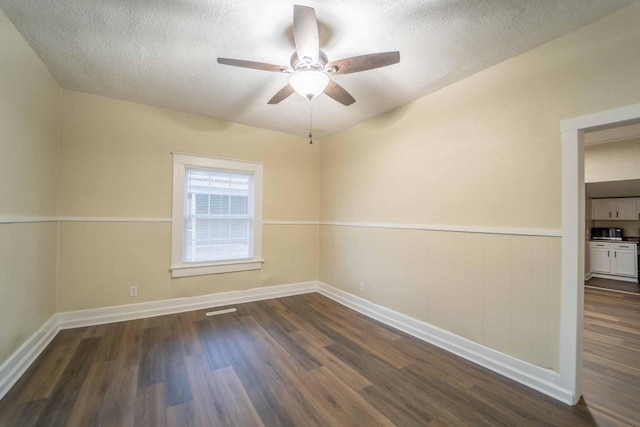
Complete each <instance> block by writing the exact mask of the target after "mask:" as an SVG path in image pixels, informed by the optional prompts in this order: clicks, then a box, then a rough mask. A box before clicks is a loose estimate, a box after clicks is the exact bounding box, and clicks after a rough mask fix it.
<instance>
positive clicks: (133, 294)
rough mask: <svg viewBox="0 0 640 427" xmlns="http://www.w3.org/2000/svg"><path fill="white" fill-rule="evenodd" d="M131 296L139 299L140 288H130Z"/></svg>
mask: <svg viewBox="0 0 640 427" xmlns="http://www.w3.org/2000/svg"><path fill="white" fill-rule="evenodd" d="M129 296H130V297H137V296H138V287H137V286H129Z"/></svg>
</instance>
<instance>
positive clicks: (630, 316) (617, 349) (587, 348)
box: [582, 279, 640, 426]
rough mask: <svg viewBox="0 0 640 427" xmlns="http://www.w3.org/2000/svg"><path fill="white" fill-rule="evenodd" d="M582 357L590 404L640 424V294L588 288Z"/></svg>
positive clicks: (585, 389) (585, 395)
mask: <svg viewBox="0 0 640 427" xmlns="http://www.w3.org/2000/svg"><path fill="white" fill-rule="evenodd" d="M592 280H593V279H592ZM582 357H583V382H584V383H583V388H584V389H583V395H584V399H585V400H586V402H587V404H588V405H589V407H592V408H597V409H599V410H601V411H603V412H606V413H609V414H612V415H615V416H616V417H617V418H619V419H622V420H625V421H627V422H628V423H629V424H632V425H636V426H637V425H640V295H627V294H620V293H614V292H610V291H602V290H594V289H586V292H585V301H584V351H583V353H582Z"/></svg>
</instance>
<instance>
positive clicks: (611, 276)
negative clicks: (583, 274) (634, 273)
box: [585, 273, 638, 283]
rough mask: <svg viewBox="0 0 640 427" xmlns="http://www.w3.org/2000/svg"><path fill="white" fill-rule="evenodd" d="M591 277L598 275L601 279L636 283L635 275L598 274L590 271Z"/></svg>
mask: <svg viewBox="0 0 640 427" xmlns="http://www.w3.org/2000/svg"><path fill="white" fill-rule="evenodd" d="M591 277H599V278H601V279H611V280H620V281H622V282H631V283H638V278H637V277H624V276H614V275H612V274H600V273H592V274H591ZM585 280H586V278H585Z"/></svg>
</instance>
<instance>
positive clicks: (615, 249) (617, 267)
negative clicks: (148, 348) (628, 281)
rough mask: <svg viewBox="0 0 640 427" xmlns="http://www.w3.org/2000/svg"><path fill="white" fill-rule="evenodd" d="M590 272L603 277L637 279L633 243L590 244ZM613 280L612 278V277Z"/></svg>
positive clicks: (635, 250) (634, 246) (636, 263)
mask: <svg viewBox="0 0 640 427" xmlns="http://www.w3.org/2000/svg"><path fill="white" fill-rule="evenodd" d="M589 259H590V261H591V272H592V273H593V274H594V275H596V276H597V275H598V274H604V275H607V276H605V277H610V276H624V277H638V255H637V246H636V244H635V243H622V242H620V243H613V242H594V241H592V242H590V243H589ZM612 278H614V277H612Z"/></svg>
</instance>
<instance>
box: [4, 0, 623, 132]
mask: <svg viewBox="0 0 640 427" xmlns="http://www.w3.org/2000/svg"><path fill="white" fill-rule="evenodd" d="M632 2H633V0H535V1H533V0H406V1H399V0H373V1H371V0H324V1H308V0H300V1H298V2H297V4H304V5H308V6H312V7H314V8H315V9H316V15H317V17H318V21H319V28H320V45H321V49H322V50H323V51H324V52H325V53H326V54H327V56H328V57H329V60H332V59H340V58H344V57H349V56H355V55H361V54H366V53H373V52H378V51H390V50H399V51H400V57H401V61H400V64H396V65H392V66H389V67H386V68H381V69H377V70H371V71H366V72H363V73H358V74H349V75H344V76H335V77H334V79H335V80H336V82H338V83H339V84H341V85H342V86H343V87H344V88H345V89H347V90H348V91H349V92H350V93H351V94H352V95H353V96H354V97H355V98H356V100H357V102H356V103H355V104H353V105H351V106H349V107H345V106H343V105H341V104H339V103H337V102H335V101H333V100H332V99H330V98H329V97H327V96H326V95H321V96H319V97H318V98H316V99H315V100H314V101H313V103H314V106H313V112H314V114H313V116H314V119H313V120H314V134H315V135H316V136H323V135H326V134H330V133H333V132H336V131H338V130H341V129H344V128H347V127H350V126H353V125H355V124H357V123H359V122H362V121H364V120H366V119H369V118H372V117H375V116H377V115H380V114H382V113H384V112H386V111H389V110H391V109H393V108H396V107H398V106H400V105H402V104H405V103H407V102H409V101H411V100H414V99H416V98H419V97H421V96H423V95H426V94H427V93H429V92H432V91H434V90H436V89H439V88H441V87H443V86H445V85H448V84H451V83H453V82H455V81H457V80H460V79H462V78H464V77H466V76H469V75H471V74H473V73H475V72H478V71H480V70H482V69H484V68H487V67H489V66H491V65H493V64H496V63H498V62H500V61H503V60H505V59H507V58H510V57H512V56H515V55H517V54H519V53H521V52H524V51H526V50H529V49H531V48H533V47H536V46H539V45H541V44H543V43H544V42H547V41H549V40H552V39H554V38H557V37H559V36H562V35H564V34H568V33H570V32H571V31H573V30H575V29H577V28H579V27H581V26H583V25H586V24H588V23H590V22H593V21H595V20H597V19H599V18H600V17H602V16H605V15H607V14H609V13H611V12H613V11H615V10H617V9H619V8H621V7H623V6H625V5H628V4H630V3H632ZM293 4H294V2H291V1H282V0H242V1H238V0H55V1H51V0H49V1H44V0H0V8H1V9H2V10H3V11H4V13H5V14H6V15H7V16H8V17H9V19H11V21H12V22H13V23H14V25H15V26H16V28H17V29H18V30H19V31H20V32H21V34H22V35H23V36H24V37H25V39H26V40H27V41H28V42H29V43H30V45H31V46H32V47H33V49H34V50H35V51H36V52H37V53H38V55H40V57H41V58H42V60H43V61H44V63H45V64H46V65H47V67H48V68H49V70H51V72H52V74H53V75H54V77H55V78H56V79H57V80H58V82H59V83H60V84H61V85H62V86H63V87H65V88H67V89H73V90H78V91H83V92H89V93H95V94H99V95H105V96H108V97H113V98H120V99H126V100H132V101H137V102H141V103H145V104H151V105H157V106H161V107H167V108H172V109H176V110H181V111H187V112H193V113H198V114H202V115H206V116H211V117H218V118H222V119H226V120H230V121H234V122H240V123H245V124H248V125H252V126H257V127H262V128H267V129H273V130H278V131H283V132H287V133H292V134H296V135H305V134H306V133H307V132H308V125H309V105H308V104H309V101H307V100H306V99H304V98H302V97H300V96H298V95H293V96H291V97H289V98H288V99H286V100H285V101H283V102H282V103H280V104H278V105H267V101H268V100H269V99H270V98H271V96H272V95H273V94H275V93H276V92H277V91H278V90H279V89H280V88H281V87H282V86H284V85H285V84H286V83H287V81H288V76H287V75H283V74H277V73H269V72H264V71H257V70H250V69H240V68H234V67H228V66H223V65H219V64H217V63H216V58H217V57H219V56H220V57H228V58H238V59H246V60H254V61H261V62H269V63H275V64H282V65H288V63H289V59H290V57H291V54H292V53H293V51H294V44H293V34H292V15H293Z"/></svg>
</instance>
